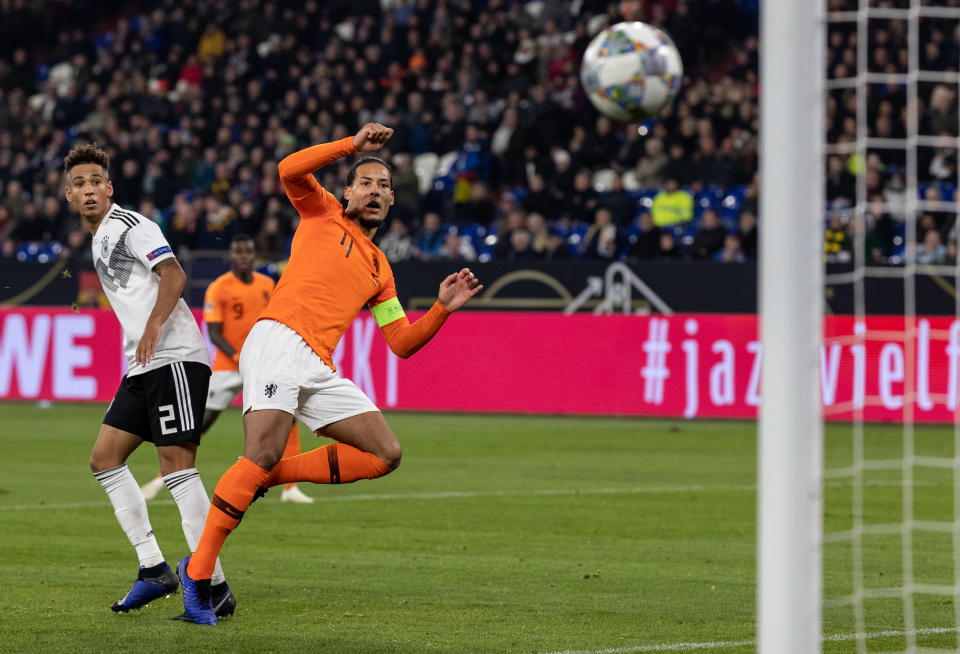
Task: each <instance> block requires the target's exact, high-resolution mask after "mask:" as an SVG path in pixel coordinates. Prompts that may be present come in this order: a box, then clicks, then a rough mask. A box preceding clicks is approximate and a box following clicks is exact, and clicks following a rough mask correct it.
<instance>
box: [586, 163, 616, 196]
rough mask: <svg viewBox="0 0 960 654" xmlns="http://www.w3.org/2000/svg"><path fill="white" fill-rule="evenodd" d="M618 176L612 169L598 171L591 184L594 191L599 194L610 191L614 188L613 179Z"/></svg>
mask: <svg viewBox="0 0 960 654" xmlns="http://www.w3.org/2000/svg"><path fill="white" fill-rule="evenodd" d="M616 176H617V172H616V171H615V170H613V169H612V168H604V169H603V170H598V171H597V172H595V173H594V174H593V178H592V179H591V181H590V183H591V184H592V185H593V190H594V191H596V192H597V193H603V192H604V191H609V190H610V189H611V188H613V178H614V177H616Z"/></svg>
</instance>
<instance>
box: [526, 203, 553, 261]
mask: <svg viewBox="0 0 960 654" xmlns="http://www.w3.org/2000/svg"><path fill="white" fill-rule="evenodd" d="M526 228H527V231H528V232H530V248H531V249H532V250H533V252H534V254H536V255H537V258H538V259H542V258H543V257H544V256H545V253H546V250H547V247H548V246H549V242H550V229H549V228H548V227H547V221H546V219H545V218H544V217H543V216H542V215H540V214H538V213H531V214H528V215H527V222H526Z"/></svg>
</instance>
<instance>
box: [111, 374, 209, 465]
mask: <svg viewBox="0 0 960 654" xmlns="http://www.w3.org/2000/svg"><path fill="white" fill-rule="evenodd" d="M209 384H210V366H208V365H205V364H203V363H197V362H195V361H178V362H176V363H171V364H170V365H168V366H163V367H162V368H157V369H156V370H151V371H150V372H145V373H143V374H142V375H134V376H133V377H130V376H129V375H124V377H123V379H121V380H120V388H118V389H117V394H116V395H115V396H114V398H113V402H111V403H110V408H109V409H107V415H106V416H104V418H103V424H105V425H109V426H110V427H116V428H117V429H122V430H123V431H128V432H130V433H131V434H136V435H137V436H139V437H140V438H142V439H143V440H145V441H150V442H151V443H153V444H154V445H158V446H159V445H176V444H177V443H183V442H187V441H188V442H191V443H197V444H198V445H199V443H200V426H201V425H202V424H203V408H204V406H205V404H206V400H207V386H208V385H209Z"/></svg>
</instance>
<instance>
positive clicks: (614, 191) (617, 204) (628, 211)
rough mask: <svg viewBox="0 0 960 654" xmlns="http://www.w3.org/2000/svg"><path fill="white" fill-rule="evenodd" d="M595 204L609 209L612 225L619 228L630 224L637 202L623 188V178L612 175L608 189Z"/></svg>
mask: <svg viewBox="0 0 960 654" xmlns="http://www.w3.org/2000/svg"><path fill="white" fill-rule="evenodd" d="M597 204H598V206H601V207H605V208H607V209H609V210H610V213H611V214H612V215H613V222H614V224H616V225H617V226H618V227H621V228H625V227H626V226H627V225H629V224H630V223H632V222H633V217H634V215H635V214H636V213H637V201H636V200H634V199H633V196H632V195H630V193H629V191H626V190H625V189H624V188H623V177H621V176H620V175H617V174H615V175H613V177H612V179H611V182H610V188H609V189H607V190H606V192H605V193H603V194H602V195H601V196H600V197H599V198H598V199H597Z"/></svg>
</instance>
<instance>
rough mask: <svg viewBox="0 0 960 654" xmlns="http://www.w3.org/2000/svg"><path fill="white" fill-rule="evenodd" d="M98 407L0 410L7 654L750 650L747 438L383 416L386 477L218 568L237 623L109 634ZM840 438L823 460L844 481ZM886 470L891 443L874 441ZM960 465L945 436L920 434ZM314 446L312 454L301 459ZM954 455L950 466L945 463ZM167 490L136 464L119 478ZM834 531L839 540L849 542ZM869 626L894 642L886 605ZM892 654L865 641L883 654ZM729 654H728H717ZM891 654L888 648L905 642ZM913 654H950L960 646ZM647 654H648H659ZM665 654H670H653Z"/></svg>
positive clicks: (833, 522)
mask: <svg viewBox="0 0 960 654" xmlns="http://www.w3.org/2000/svg"><path fill="white" fill-rule="evenodd" d="M103 411H104V407H99V406H79V405H56V406H54V407H52V408H49V409H39V408H36V407H34V406H33V405H27V404H4V405H2V407H0V416H2V420H0V455H2V456H0V525H2V530H0V534H2V535H0V562H2V564H0V587H2V588H3V593H0V651H3V652H26V651H47V652H55V651H70V652H110V653H114V652H119V651H129V652H134V651H136V652H167V651H169V652H174V651H176V652H183V651H225V652H227V651H228V652H314V651H317V652H321V651H322V652H333V653H339V652H370V653H388V652H414V653H419V652H455V653H459V652H503V653H507V654H523V653H529V652H541V653H543V652H561V651H569V650H579V651H586V652H601V651H604V650H616V651H622V652H642V651H685V649H687V648H689V647H691V646H690V645H687V646H685V645H684V643H686V644H693V643H712V644H713V645H712V646H710V647H709V648H707V649H699V650H698V651H712V652H749V651H753V650H754V649H755V647H754V645H753V640H754V638H755V624H754V623H755V593H756V584H755V560H756V559H755V549H756V544H755V542H756V535H755V534H756V530H755V509H756V489H755V479H756V454H755V451H756V434H755V426H754V425H753V424H749V423H738V422H675V421H652V420H626V419H586V418H535V417H519V416H494V417H484V416H475V415H449V414H443V415H423V414H391V415H388V420H389V422H390V423H391V425H392V426H393V428H394V430H395V431H396V432H397V434H398V436H399V437H400V440H401V443H402V444H403V446H404V461H403V465H401V467H400V468H399V470H397V472H395V473H393V474H391V475H389V476H387V477H385V478H383V479H378V480H374V481H365V482H360V483H357V484H352V485H347V486H337V487H333V486H322V487H321V486H311V485H309V484H307V485H305V486H303V488H304V490H305V491H306V492H307V493H308V494H310V495H313V496H314V497H316V498H317V500H318V501H317V503H316V504H313V505H290V504H281V503H280V502H279V492H278V490H274V491H272V492H271V493H269V494H268V495H267V496H266V497H265V498H264V499H263V500H260V501H259V502H258V503H257V504H255V505H254V506H253V507H252V508H251V509H250V511H249V512H248V514H247V516H246V518H245V519H244V521H243V524H242V525H241V526H240V528H239V529H238V530H237V531H236V532H235V533H234V534H233V536H231V538H230V539H229V540H228V542H227V545H226V547H225V549H224V551H223V555H222V561H223V566H224V570H225V571H226V574H227V579H228V581H229V582H230V586H231V588H232V589H233V590H234V593H235V594H236V596H237V598H238V602H239V604H238V608H237V614H236V615H235V616H234V617H232V618H227V619H225V620H223V621H222V622H221V625H220V626H219V627H216V628H205V627H197V626H195V625H189V624H183V623H178V622H171V621H169V618H170V617H172V616H174V615H176V614H178V613H179V612H180V611H181V608H182V605H181V602H180V597H179V595H177V596H174V597H171V598H168V599H163V600H159V601H156V602H154V603H153V604H152V605H150V606H148V607H146V608H144V609H143V610H141V611H139V612H133V613H131V614H129V615H116V614H114V613H112V612H111V611H110V609H109V606H110V604H111V603H112V602H113V601H114V600H116V599H118V598H120V597H121V596H123V594H124V593H125V592H126V591H127V590H128V588H129V586H130V584H131V583H132V581H133V579H134V577H135V574H136V570H137V560H136V556H135V554H134V552H133V549H132V548H131V547H130V545H129V544H128V543H127V540H126V538H125V537H124V535H123V533H122V532H121V531H120V528H119V526H118V525H117V523H116V520H115V519H114V516H113V512H112V510H111V509H110V506H109V504H108V503H107V500H106V496H105V495H104V493H103V491H102V490H101V489H100V487H99V485H98V484H97V483H96V481H95V480H94V479H93V477H92V476H91V474H90V472H89V468H88V466H87V460H88V456H89V452H90V448H91V446H92V444H93V440H94V437H95V435H96V432H97V429H98V426H99V424H100V420H101V418H102V415H103ZM849 432H850V430H849V427H846V426H837V427H832V428H831V429H830V431H829V438H828V448H827V456H828V460H829V461H830V462H831V464H833V465H837V466H841V465H848V463H849V452H850V447H849ZM868 432H869V438H870V439H871V442H874V443H880V444H882V446H883V448H886V450H889V451H890V452H893V453H895V452H896V450H897V448H898V447H899V438H900V432H899V430H898V429H895V428H879V427H869V428H868ZM922 433H923V435H924V436H925V438H926V440H925V447H928V449H929V450H930V451H929V452H928V454H930V455H931V456H932V455H938V454H939V455H946V456H952V438H953V436H952V432H951V431H950V430H937V429H929V430H923V431H922ZM313 440H314V439H313V437H312V436H308V435H305V436H303V443H304V448H306V447H313V445H314V443H313ZM241 446H242V430H241V426H240V418H239V413H238V412H236V411H230V412H227V413H225V414H224V415H223V416H222V417H221V419H220V421H219V422H218V423H217V424H216V425H215V426H214V428H213V429H212V430H211V432H210V434H209V435H208V437H207V438H205V439H204V443H203V445H202V447H201V448H200V458H199V462H198V467H199V469H200V472H201V475H202V477H203V479H204V482H205V484H206V487H207V490H208V492H209V491H212V489H213V486H214V485H215V484H216V481H217V479H218V478H219V476H220V475H221V474H222V473H223V471H224V470H226V468H227V467H228V466H229V465H231V463H232V462H233V461H234V460H235V459H236V457H237V455H238V454H239V453H240V451H241ZM947 450H949V451H947ZM130 467H131V469H132V471H133V473H134V475H135V476H136V477H137V479H138V480H140V481H141V482H144V481H146V480H148V479H149V478H150V477H151V476H153V475H154V474H156V470H157V464H156V455H155V453H154V451H153V449H152V446H149V445H146V446H144V447H142V448H141V449H140V450H139V451H137V452H136V453H135V454H134V456H133V457H132V458H131V460H130ZM941 472H942V471H936V470H933V471H925V472H924V473H923V474H922V475H921V474H920V473H917V475H916V481H917V484H918V485H917V493H916V495H917V502H918V503H919V506H918V507H917V508H916V509H915V511H916V513H917V518H918V519H924V520H927V519H930V520H935V519H940V518H943V517H945V516H950V515H952V506H953V505H952V502H953V489H952V484H951V478H950V474H949V471H947V473H948V474H945V475H944V474H941ZM871 474H873V475H874V477H871V478H870V479H868V480H867V482H868V483H867V487H866V488H867V490H866V493H867V495H868V496H869V498H870V500H871V501H870V502H868V503H866V504H865V509H866V510H867V511H868V512H869V515H867V516H866V517H865V519H866V521H867V522H872V521H880V522H882V521H886V520H890V519H892V520H899V519H900V516H901V512H902V509H901V502H900V498H901V496H902V484H901V483H900V473H899V472H898V471H894V472H889V473H886V472H884V473H871ZM850 498H851V493H850V485H849V481H847V480H843V479H840V480H834V481H832V482H831V483H830V484H828V486H827V488H826V490H825V501H826V506H827V515H826V527H827V530H828V531H833V530H843V529H849V522H850V515H851V504H850ZM150 512H151V518H152V521H153V527H154V530H155V532H156V534H157V537H158V539H159V542H160V546H161V548H162V549H163V551H164V553H165V555H166V557H167V560H168V562H170V563H171V564H172V565H173V564H175V562H176V561H177V560H178V559H179V558H181V557H182V556H184V555H185V554H186V544H185V541H184V539H183V535H182V532H181V529H180V518H179V514H178V512H177V509H176V507H175V505H174V504H173V502H172V500H171V499H170V496H169V494H168V493H166V491H164V493H163V494H161V496H160V497H159V498H158V500H155V501H154V502H151V503H150ZM845 525H846V526H845ZM876 539H877V540H878V541H879V542H878V543H877V548H876V549H875V550H874V549H870V550H869V551H866V548H867V547H868V545H869V543H868V542H866V541H865V543H864V547H865V552H864V577H865V584H866V586H867V587H885V586H887V585H889V584H894V583H899V581H900V580H901V579H902V556H901V549H900V538H899V536H893V537H891V536H882V537H880V536H878V537H876ZM913 540H914V547H915V548H922V549H923V552H921V553H919V554H918V555H917V556H916V557H915V560H916V564H915V570H914V573H915V576H916V577H917V580H918V581H921V582H923V583H952V579H953V564H952V555H951V548H952V544H951V539H950V537H949V534H946V535H945V537H944V535H941V534H925V533H923V534H917V535H916V536H915V537H914V539H913ZM825 560H826V563H825V572H824V579H825V594H826V596H827V597H828V598H831V597H832V598H836V597H842V596H843V595H846V594H848V593H849V592H850V588H851V581H850V580H851V572H850V562H851V548H850V545H849V543H845V542H838V543H834V544H830V545H829V546H828V547H827V548H826V558H825ZM867 609H868V610H867V616H866V624H867V627H868V629H870V630H875V631H896V630H900V629H902V628H903V618H902V616H903V604H902V602H900V601H899V600H896V601H893V600H875V601H872V602H871V603H870V604H869V605H868V607H867ZM915 612H916V615H917V626H918V628H921V629H927V630H928V631H929V630H935V629H937V628H943V627H951V626H952V625H953V617H952V616H953V606H952V602H951V600H950V598H949V597H947V598H923V597H921V598H919V599H918V601H917V606H916V611H915ZM852 631H853V612H852V610H851V609H850V608H849V607H838V608H832V609H828V610H825V611H824V632H825V634H826V635H827V636H838V637H839V638H840V639H839V640H834V641H830V642H828V643H826V644H825V646H824V650H825V651H827V652H849V651H855V643H854V641H853V640H852V639H851V638H852V637H849V635H850V634H851V633H852ZM903 642H904V639H903V638H902V637H898V636H895V635H894V636H887V637H886V638H883V639H880V638H878V639H872V640H871V641H870V643H869V644H870V648H871V649H872V650H879V649H891V648H895V647H902V646H903ZM723 643H726V645H724V644H723ZM898 643H899V644H898ZM920 644H921V645H923V646H930V647H954V646H955V645H956V637H955V635H954V634H936V633H933V634H926V635H923V636H922V637H921V640H920ZM654 648H659V649H654ZM664 648H670V649H664Z"/></svg>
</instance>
